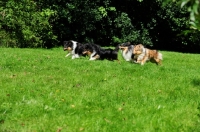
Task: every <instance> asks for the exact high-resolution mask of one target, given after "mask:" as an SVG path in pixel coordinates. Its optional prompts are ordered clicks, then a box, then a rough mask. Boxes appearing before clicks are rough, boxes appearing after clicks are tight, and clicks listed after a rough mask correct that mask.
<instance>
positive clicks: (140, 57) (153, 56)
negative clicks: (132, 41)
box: [133, 44, 163, 65]
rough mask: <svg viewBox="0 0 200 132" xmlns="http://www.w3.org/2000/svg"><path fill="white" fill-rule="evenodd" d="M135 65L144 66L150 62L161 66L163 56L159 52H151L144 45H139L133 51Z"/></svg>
mask: <svg viewBox="0 0 200 132" xmlns="http://www.w3.org/2000/svg"><path fill="white" fill-rule="evenodd" d="M133 54H134V59H135V60H136V61H135V63H140V64H141V65H144V64H145V63H146V61H148V60H150V61H151V62H155V63H156V64H157V65H158V64H161V61H162V60H163V58H162V54H161V53H160V52H158V51H157V50H151V49H148V48H145V47H144V46H143V45H142V44H138V45H136V46H135V47H134V49H133Z"/></svg>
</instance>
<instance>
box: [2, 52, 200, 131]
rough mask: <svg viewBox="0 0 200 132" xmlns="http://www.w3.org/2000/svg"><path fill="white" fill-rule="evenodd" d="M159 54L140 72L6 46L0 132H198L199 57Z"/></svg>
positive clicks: (133, 66) (131, 67) (134, 66)
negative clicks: (157, 59) (160, 62)
mask: <svg viewBox="0 0 200 132" xmlns="http://www.w3.org/2000/svg"><path fill="white" fill-rule="evenodd" d="M161 53H163V58H164V61H163V65H162V66H157V65H156V64H154V63H150V62H149V63H146V64H145V65H144V66H141V65H138V64H133V63H129V62H125V61H124V60H123V59H122V57H121V54H120V53H119V59H120V63H118V62H117V61H115V62H111V61H107V60H103V61H100V60H99V61H89V60H88V59H89V58H84V57H82V58H80V59H75V60H71V58H70V57H69V58H65V55H66V52H64V51H63V50H62V48H54V49H51V50H47V49H11V48H1V49H0V56H1V60H0V76H1V77H0V97H1V99H0V130H1V131H5V132H8V131H10V132H13V131H17V132H27V131H37V132H39V131H52V132H55V131H57V130H61V131H88V132H91V131H112V132H113V131H119V132H122V131H124V132H127V131H200V125H199V124H200V116H199V114H200V113H199V112H200V111H199V109H200V102H199V100H200V74H199V65H200V61H199V60H200V59H199V54H183V53H176V52H167V51H161Z"/></svg>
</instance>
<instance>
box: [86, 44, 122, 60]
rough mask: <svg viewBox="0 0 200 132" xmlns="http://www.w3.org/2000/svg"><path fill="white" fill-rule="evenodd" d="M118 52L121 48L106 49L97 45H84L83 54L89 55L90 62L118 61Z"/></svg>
mask: <svg viewBox="0 0 200 132" xmlns="http://www.w3.org/2000/svg"><path fill="white" fill-rule="evenodd" d="M118 50H119V48H118V47H116V48H115V49H111V48H108V49H104V48H102V47H101V46H99V45H97V44H90V43H87V44H84V46H83V54H87V55H88V56H90V59H89V60H97V59H98V60H104V59H107V60H111V61H113V60H118Z"/></svg>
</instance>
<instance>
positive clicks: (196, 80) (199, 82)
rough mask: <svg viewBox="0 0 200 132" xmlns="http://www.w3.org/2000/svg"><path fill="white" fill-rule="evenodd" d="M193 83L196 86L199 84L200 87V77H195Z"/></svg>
mask: <svg viewBox="0 0 200 132" xmlns="http://www.w3.org/2000/svg"><path fill="white" fill-rule="evenodd" d="M192 84H193V85H194V86H197V87H199V88H200V79H199V78H198V79H193V80H192Z"/></svg>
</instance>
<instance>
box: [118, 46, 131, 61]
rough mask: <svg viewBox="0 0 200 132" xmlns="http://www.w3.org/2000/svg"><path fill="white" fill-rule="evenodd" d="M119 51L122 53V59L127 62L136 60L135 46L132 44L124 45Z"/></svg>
mask: <svg viewBox="0 0 200 132" xmlns="http://www.w3.org/2000/svg"><path fill="white" fill-rule="evenodd" d="M119 49H120V50H121V52H122V57H123V58H124V59H125V60H126V61H133V59H134V54H133V49H134V45H132V44H131V43H130V42H126V43H122V44H120V45H119Z"/></svg>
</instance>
